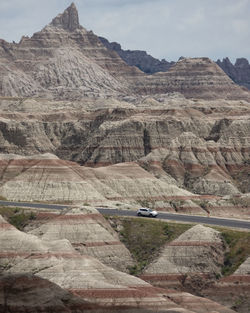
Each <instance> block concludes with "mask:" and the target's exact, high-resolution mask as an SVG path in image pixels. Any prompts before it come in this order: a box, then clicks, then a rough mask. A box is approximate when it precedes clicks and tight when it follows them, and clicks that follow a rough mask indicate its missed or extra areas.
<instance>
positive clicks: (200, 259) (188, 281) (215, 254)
mask: <svg viewBox="0 0 250 313" xmlns="http://www.w3.org/2000/svg"><path fill="white" fill-rule="evenodd" d="M224 249H225V247H224V243H223V240H222V237H221V235H220V233H219V232H218V231H216V230H214V229H212V228H209V227H205V226H202V225H196V226H194V227H192V228H190V229H189V230H187V231H186V232H184V233H183V234H182V235H181V236H179V237H178V238H177V239H175V240H174V241H172V242H170V243H169V244H167V245H166V246H165V247H164V248H163V250H162V252H161V254H160V256H159V257H158V258H157V259H156V260H155V261H153V262H152V263H151V264H150V265H149V266H148V268H147V269H146V270H145V272H144V274H143V275H142V278H143V279H145V280H147V281H150V282H152V283H153V284H154V285H156V286H161V287H179V288H180V287H183V286H188V285H191V286H192V284H196V286H195V288H194V289H196V292H198V290H199V288H200V287H201V286H202V284H206V283H208V282H209V278H212V277H214V276H215V275H216V274H219V273H220V271H221V267H222V266H223V264H224ZM197 283H198V284H197Z"/></svg>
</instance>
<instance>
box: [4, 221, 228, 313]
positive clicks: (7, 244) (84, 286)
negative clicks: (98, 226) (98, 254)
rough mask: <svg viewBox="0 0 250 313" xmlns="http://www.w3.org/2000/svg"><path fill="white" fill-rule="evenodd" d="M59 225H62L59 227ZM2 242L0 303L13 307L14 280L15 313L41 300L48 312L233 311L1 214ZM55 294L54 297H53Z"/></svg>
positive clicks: (31, 306) (43, 308)
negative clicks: (130, 272)
mask: <svg viewBox="0 0 250 313" xmlns="http://www.w3.org/2000/svg"><path fill="white" fill-rule="evenodd" d="M55 220H56V219H55ZM57 230H58V228H56V229H55V232H56V231H57ZM59 232H60V231H59ZM65 234H66V235H68V234H69V233H65ZM54 237H55V236H54ZM7 239H8V240H7ZM0 243H1V253H0V272H1V274H4V275H8V276H4V275H1V279H0V287H1V288H0V293H1V296H2V297H1V298H0V307H4V308H6V306H7V305H8V306H9V308H10V307H13V305H14V304H13V300H12V299H13V290H12V286H10V282H13V283H15V286H16V289H15V295H16V296H17V298H16V311H15V312H20V313H21V312H25V310H24V308H25V309H26V310H28V309H31V308H33V312H36V310H37V305H38V304H40V306H41V308H40V311H39V312H46V311H45V310H46V309H47V310H48V308H51V307H54V308H53V309H54V312H56V311H57V308H58V310H59V309H61V312H64V310H66V308H67V309H68V311H67V312H71V309H72V312H74V311H73V308H74V309H75V310H76V309H80V308H81V309H82V308H84V309H87V310H88V309H89V310H94V309H102V308H103V309H104V311H102V310H100V312H109V310H112V312H116V311H114V310H116V309H117V310H118V309H119V312H123V311H124V312H131V313H132V312H133V313H136V312H142V310H144V311H143V312H155V310H157V311H158V312H184V313H192V312H207V308H209V309H210V311H211V310H215V309H216V311H217V312H221V313H232V312H233V311H232V310H229V309H227V308H226V307H222V306H221V305H219V304H217V303H215V302H212V301H210V300H206V299H202V298H198V297H195V296H192V295H190V294H187V293H176V292H174V291H170V292H167V291H165V290H163V289H157V288H154V287H153V286H151V285H150V284H148V283H146V282H145V281H143V280H141V279H139V278H136V277H134V276H130V275H128V274H125V273H122V272H119V271H116V270H114V269H112V268H110V267H108V266H106V265H103V264H102V263H101V262H100V261H98V260H96V259H95V258H93V257H90V256H87V255H81V254H79V253H78V252H77V251H75V249H74V248H73V247H72V245H71V244H70V242H69V241H68V240H67V239H61V240H49V241H48V240H45V239H40V238H38V237H36V236H35V235H31V234H26V233H23V232H20V231H18V230H17V229H15V227H13V226H11V225H10V224H8V223H7V222H6V221H5V220H4V219H3V218H2V217H1V216H0ZM27 273H31V274H34V275H35V276H33V275H31V274H27ZM6 277H7V278H6ZM40 278H42V279H40ZM6 279H7V280H6ZM34 284H35V287H34ZM54 284H56V285H54ZM58 286H59V287H60V288H59V287H58ZM32 287H33V291H32V293H31V290H30V289H31V288H32ZM6 288H8V289H6ZM22 288H25V290H26V293H25V299H26V301H25V303H23V299H21V298H20V297H21V295H23V292H22ZM48 288H51V292H50V294H48V292H47V290H48ZM61 288H62V289H64V290H62V289H61ZM40 289H41V293H40V295H39V290H40ZM65 290H66V291H65ZM68 292H70V293H73V294H74V295H75V296H77V298H76V297H74V296H73V295H72V294H69V293H68ZM6 295H8V297H7V299H6ZM51 296H54V298H53V301H52V299H51ZM3 297H5V299H6V300H5V302H3V301H1V299H3ZM65 299H67V301H66V300H65ZM82 300H84V301H82ZM34 301H36V302H35V303H34ZM65 301H66V303H65ZM198 303H200V304H199V305H198ZM73 304H74V305H75V306H74V305H73ZM204 305H205V308H206V309H205V310H204V309H203V307H204ZM72 306H73V307H72ZM197 307H198V308H197ZM193 308H194V309H193ZM43 310H44V311H43ZM145 310H146V311H145ZM198 310H199V311H198ZM76 312H77V311H76ZM86 312H88V311H86ZM95 312H98V310H97V311H95Z"/></svg>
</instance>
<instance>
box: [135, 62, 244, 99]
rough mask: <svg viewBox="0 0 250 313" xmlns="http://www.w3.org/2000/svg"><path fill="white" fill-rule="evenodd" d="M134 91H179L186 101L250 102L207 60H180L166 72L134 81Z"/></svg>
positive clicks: (220, 70)
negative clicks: (191, 99)
mask: <svg viewBox="0 0 250 313" xmlns="http://www.w3.org/2000/svg"><path fill="white" fill-rule="evenodd" d="M134 90H135V92H136V93H140V94H159V93H166V92H181V93H182V94H183V95H184V96H185V97H186V98H202V99H225V98H226V99H247V100H249V91H243V89H242V88H241V87H239V86H237V85H236V84H235V83H234V82H233V81H232V80H231V79H230V78H229V77H228V76H227V75H225V73H224V71H223V70H222V69H221V68H220V67H219V66H218V65H217V64H215V63H214V62H213V61H211V60H210V59H209V58H193V59H186V58H183V59H180V60H179V61H178V62H177V63H176V64H175V65H173V66H172V67H171V68H170V69H169V71H168V72H165V73H156V74H154V75H149V76H145V77H142V78H140V79H136V80H135V81H134Z"/></svg>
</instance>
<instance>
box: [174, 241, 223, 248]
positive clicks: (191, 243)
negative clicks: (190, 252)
mask: <svg viewBox="0 0 250 313" xmlns="http://www.w3.org/2000/svg"><path fill="white" fill-rule="evenodd" d="M215 245H217V246H219V245H221V243H219V242H212V241H176V242H174V241H173V242H170V243H169V244H168V246H177V247H179V246H184V247H186V246H187V247H188V246H191V247H192V246H195V247H198V246H201V247H203V246H215Z"/></svg>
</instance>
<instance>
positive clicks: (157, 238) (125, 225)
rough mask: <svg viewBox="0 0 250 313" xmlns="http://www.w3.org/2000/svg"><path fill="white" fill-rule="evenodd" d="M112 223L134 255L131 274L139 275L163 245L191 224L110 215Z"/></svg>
mask: <svg viewBox="0 0 250 313" xmlns="http://www.w3.org/2000/svg"><path fill="white" fill-rule="evenodd" d="M109 219H110V220H111V224H112V226H113V227H114V229H115V230H116V231H118V233H119V237H120V240H121V241H122V242H123V243H124V244H125V246H126V247H127V248H128V250H129V251H130V252H131V254H132V255H133V257H134V259H135V261H136V265H135V266H133V267H131V268H129V270H130V274H132V275H139V274H140V273H141V272H142V270H143V269H144V268H145V267H146V266H147V265H148V264H149V263H150V262H151V261H152V260H153V259H154V258H155V257H156V256H157V255H158V254H159V252H160V249H161V247H162V246H163V245H164V244H165V243H167V242H169V241H172V240H173V239H175V238H176V237H178V236H179V235H180V234H182V233H183V232H184V231H186V230H187V229H189V228H190V227H191V225H187V224H175V223H167V222H162V221H157V220H152V219H146V218H139V219H138V218H137V219H135V218H122V217H112V218H111V217H110V218H109Z"/></svg>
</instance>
